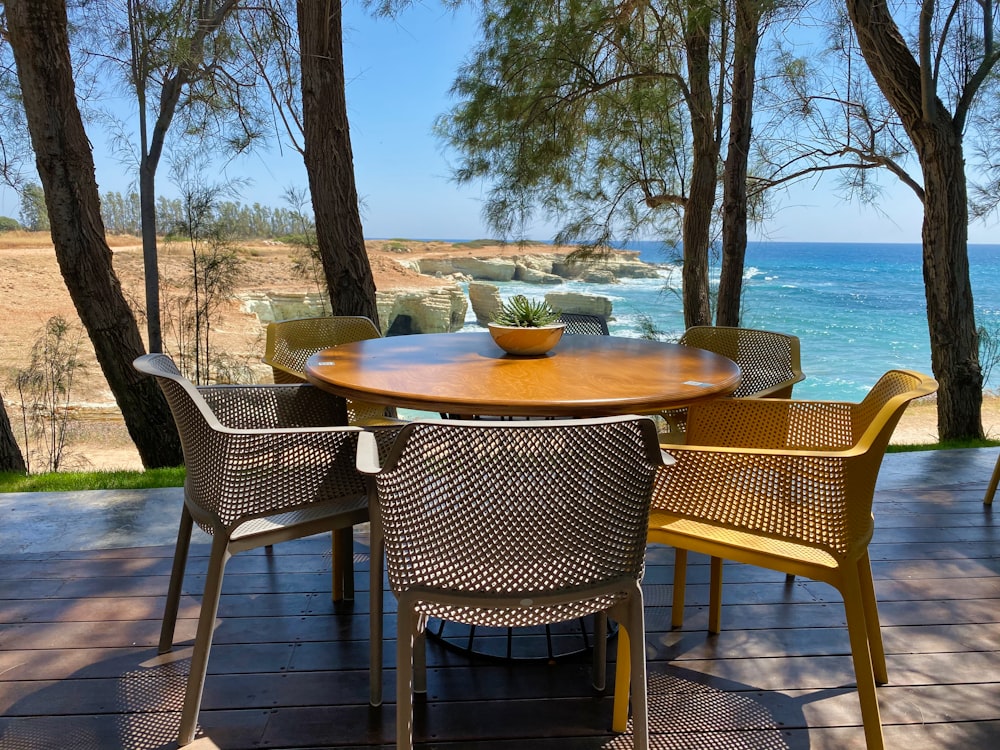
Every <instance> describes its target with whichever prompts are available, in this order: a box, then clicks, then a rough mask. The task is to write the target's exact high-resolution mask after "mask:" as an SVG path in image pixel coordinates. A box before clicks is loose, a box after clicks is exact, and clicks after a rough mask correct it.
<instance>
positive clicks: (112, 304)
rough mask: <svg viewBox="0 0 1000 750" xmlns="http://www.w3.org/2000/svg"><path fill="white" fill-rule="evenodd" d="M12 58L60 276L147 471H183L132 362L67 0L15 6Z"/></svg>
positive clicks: (150, 387)
mask: <svg viewBox="0 0 1000 750" xmlns="http://www.w3.org/2000/svg"><path fill="white" fill-rule="evenodd" d="M5 8H6V13H7V25H8V32H9V40H10V46H11V50H12V52H13V54H14V60H15V63H16V64H17V72H18V78H19V80H20V83H21V93H22V96H23V101H24V110H25V114H26V116H27V122H28V131H29V133H30V135H31V142H32V146H33V147H34V151H35V161H36V165H37V167H38V175H39V177H40V178H41V181H42V186H43V188H44V190H45V203H46V206H47V208H48V212H49V220H50V224H51V230H52V241H53V243H54V245H55V250H56V258H57V260H58V262H59V269H60V271H61V273H62V276H63V279H64V280H65V282H66V286H67V288H68V290H69V293H70V297H71V298H72V300H73V304H74V305H75V306H76V310H77V313H78V314H79V316H80V320H81V321H82V323H83V325H84V327H85V328H86V329H87V333H88V335H89V336H90V340H91V342H92V343H93V345H94V351H95V353H96V354H97V361H98V362H99V363H100V365H101V369H102V370H103V372H104V376H105V378H107V381H108V385H109V386H110V387H111V391H112V392H113V393H114V395H115V399H116V400H117V402H118V406H119V408H120V409H121V412H122V416H123V417H124V418H125V424H126V426H127V427H128V431H129V434H130V435H131V436H132V440H133V441H134V442H135V445H136V448H138V450H139V455H140V457H141V458H142V462H143V465H144V466H147V467H155V466H177V465H179V464H180V463H181V462H182V460H183V457H182V454H181V449H180V441H179V440H178V437H177V431H176V429H175V428H174V423H173V419H172V417H171V415H170V411H169V408H168V407H167V403H166V399H164V398H163V395H162V394H161V393H160V391H159V389H158V388H157V386H156V382H155V381H154V380H153V379H152V378H144V377H141V376H140V375H139V373H138V372H136V370H135V368H133V367H132V361H133V360H134V359H135V358H136V357H138V356H139V355H141V354H143V353H144V349H143V344H142V338H141V337H140V335H139V328H138V326H137V324H136V321H135V316H134V315H133V314H132V311H131V309H130V308H129V306H128V303H127V302H126V300H125V296H124V295H123V294H122V290H121V285H120V283H119V281H118V277H117V276H116V275H115V272H114V268H113V267H112V261H111V249H110V248H109V247H108V244H107V241H106V240H105V236H104V223H103V221H102V220H101V210H100V209H101V207H100V198H99V197H98V191H97V182H96V180H95V177H94V159H93V154H92V153H91V150H90V142H89V141H88V139H87V133H86V131H85V130H84V127H83V120H82V119H81V117H80V111H79V108H78V107H77V102H76V92H75V87H74V82H73V69H72V65H71V63H70V54H69V37H68V34H67V28H66V27H67V20H66V4H65V2H63V0H8V2H6V3H5Z"/></svg>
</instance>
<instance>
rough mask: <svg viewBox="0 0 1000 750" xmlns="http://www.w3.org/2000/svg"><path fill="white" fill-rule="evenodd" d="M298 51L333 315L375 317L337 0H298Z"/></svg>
mask: <svg viewBox="0 0 1000 750" xmlns="http://www.w3.org/2000/svg"><path fill="white" fill-rule="evenodd" d="M296 5H297V9H298V25H299V43H300V47H301V50H302V52H301V58H302V123H303V136H304V144H305V145H304V153H303V158H304V161H305V165H306V172H307V173H308V175H309V188H310V191H311V193H312V203H313V213H314V215H315V217H316V244H317V247H318V250H319V254H320V258H321V260H322V263H323V271H324V273H325V275H326V283H327V288H328V289H329V292H330V303H331V306H332V310H333V314H334V315H364V316H366V317H368V318H371V320H372V321H374V323H375V325H378V324H379V323H378V309H377V308H376V306H375V280H374V279H373V278H372V269H371V265H370V264H369V262H368V253H367V251H366V250H365V237H364V231H363V230H362V227H361V215H360V213H359V208H358V191H357V187H356V186H355V182H354V154H353V152H352V151H351V133H350V127H349V125H348V120H347V96H346V92H345V89H344V58H343V36H342V30H341V3H340V0H298V2H297V4H296Z"/></svg>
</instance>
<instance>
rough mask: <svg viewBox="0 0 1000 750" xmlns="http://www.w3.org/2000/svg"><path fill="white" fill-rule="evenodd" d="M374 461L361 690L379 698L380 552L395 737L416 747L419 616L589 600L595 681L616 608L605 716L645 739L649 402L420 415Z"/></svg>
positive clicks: (476, 619) (367, 448)
mask: <svg viewBox="0 0 1000 750" xmlns="http://www.w3.org/2000/svg"><path fill="white" fill-rule="evenodd" d="M366 442H374V438H372V437H371V435H370V434H365V435H363V436H362V439H361V442H360V444H359V452H358V468H359V469H361V470H362V471H364V472H366V473H369V474H371V475H372V479H371V487H372V490H371V495H370V499H369V504H370V506H371V507H372V509H373V513H372V542H371V576H372V577H371V602H372V608H371V656H372V661H371V691H372V692H371V702H372V705H379V704H380V703H381V701H382V606H381V602H382V593H381V592H382V588H383V587H382V570H383V569H382V553H383V549H384V553H385V568H386V570H387V571H388V580H389V586H390V588H391V590H392V592H393V594H395V596H396V598H397V600H398V615H397V618H398V620H397V637H396V711H397V718H396V731H397V734H396V747H397V748H399V749H400V750H404V749H406V748H410V747H412V742H413V726H412V723H413V722H412V720H413V711H412V699H413V692H414V691H416V692H426V689H427V688H426V676H425V672H426V670H425V658H424V628H425V625H426V620H427V618H428V617H436V618H441V619H442V620H446V621H451V622H458V623H463V624H465V625H470V626H477V627H500V628H504V627H520V626H534V625H543V624H552V623H558V622H563V621H566V620H575V619H578V618H580V617H585V616H587V615H591V614H594V615H596V616H597V620H598V623H597V634H596V635H595V648H594V670H595V671H594V685H595V686H596V687H597V688H598V689H603V686H604V669H605V649H606V641H607V638H606V621H605V619H604V613H607V614H608V615H610V616H611V617H613V618H614V619H615V620H616V621H617V622H618V623H619V626H620V627H619V631H618V632H619V639H620V640H619V643H618V674H619V675H620V676H621V678H620V679H619V680H617V681H616V694H615V702H614V703H615V717H616V718H620V719H621V721H620V726H619V725H618V723H617V722H616V724H615V728H616V729H617V730H618V731H623V730H624V729H625V725H626V723H627V720H628V701H629V685H630V681H629V674H631V697H632V709H633V719H632V725H633V739H634V743H635V747H637V748H646V747H647V743H648V738H647V720H646V666H645V665H646V656H645V635H644V629H643V608H642V590H641V588H640V581H641V579H642V573H643V560H644V557H645V549H646V526H647V523H648V514H649V499H650V492H651V490H652V484H653V478H654V475H655V473H656V469H657V467H658V466H659V465H661V463H662V460H663V457H662V454H661V453H660V449H659V446H658V445H657V442H656V427H655V425H654V423H653V421H652V420H651V419H649V418H647V417H635V416H630V417H607V418H600V419H580V420H571V421H564V420H555V421H524V422H510V421H508V422H500V421H481V420H476V421H417V422H412V423H410V424H409V425H407V426H406V427H404V428H402V430H401V431H400V433H399V438H398V439H397V441H396V443H395V444H394V446H393V447H392V449H391V451H390V452H389V455H388V457H387V458H386V460H385V463H384V465H383V466H382V467H379V465H378V457H377V451H376V449H375V447H374V446H373V445H370V444H369V445H366Z"/></svg>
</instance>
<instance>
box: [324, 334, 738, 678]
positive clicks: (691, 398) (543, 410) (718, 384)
mask: <svg viewBox="0 0 1000 750" xmlns="http://www.w3.org/2000/svg"><path fill="white" fill-rule="evenodd" d="M306 377H308V378H309V381H310V382H311V383H313V384H314V385H316V386H319V387H320V388H324V389H326V390H328V391H330V392H331V393H335V394H337V395H340V396H345V397H346V398H349V399H354V400H358V401H366V402H369V403H377V404H385V405H387V406H397V407H405V408H409V409H417V410H421V411H431V412H438V413H440V414H444V415H456V416H473V415H487V416H496V417H592V416H610V415H615V414H634V413H639V414H642V413H654V412H657V411H660V410H663V409H670V408H676V407H681V406H689V405H691V404H693V403H696V402H698V401H703V400H706V399H714V398H718V397H720V396H725V395H728V394H729V393H732V391H733V390H735V389H736V387H737V386H738V385H739V383H740V370H739V368H738V367H737V366H736V364H735V363H734V362H733V361H732V360H729V359H726V358H725V357H722V356H719V355H718V354H713V353H712V352H707V351H704V350H702V349H693V348H689V347H686V346H680V345H678V344H664V343H660V342H657V341H647V340H645V339H630V338H621V337H617V336H563V338H562V340H560V342H559V343H558V344H557V345H556V347H555V349H553V350H552V351H551V352H549V353H548V354H545V355H542V356H539V357H515V356H511V355H509V354H506V353H505V352H504V351H503V350H501V349H500V348H499V347H498V346H497V345H496V344H495V343H494V342H493V339H492V337H491V336H490V335H489V333H433V334H418V335H412V336H390V337H387V338H379V339H368V340H366V341H357V342H354V343H350V344H341V345H339V346H336V347H334V348H331V349H325V350H323V351H321V352H318V353H317V354H314V355H313V356H312V357H310V358H309V360H308V362H307V363H306ZM588 619H589V618H588ZM588 627H589V626H588V624H587V622H586V621H584V620H580V621H571V622H567V623H559V624H557V625H546V626H538V627H535V628H520V629H518V630H519V632H520V631H524V633H523V634H521V635H518V636H516V637H515V636H514V634H513V630H512V629H510V628H506V629H504V628H470V627H469V626H467V625H462V624H460V623H452V622H447V621H444V620H438V619H437V618H433V621H432V623H430V624H429V625H428V630H427V632H428V634H429V635H430V636H432V637H434V638H435V639H436V640H438V641H439V642H441V643H443V644H445V645H446V646H448V647H450V648H453V649H455V650H458V651H461V652H463V653H467V654H475V655H477V656H478V657H487V658H494V659H500V660H511V659H513V660H520V659H524V660H535V659H544V660H546V661H552V660H554V659H557V658H560V657H562V656H569V655H572V654H577V653H579V652H580V651H581V650H582V648H589V647H590V644H592V642H593V640H592V639H593V635H594V633H593V629H592V627H590V629H589V630H588ZM614 632H615V628H613V627H612V628H611V629H610V630H609V635H613V634H614Z"/></svg>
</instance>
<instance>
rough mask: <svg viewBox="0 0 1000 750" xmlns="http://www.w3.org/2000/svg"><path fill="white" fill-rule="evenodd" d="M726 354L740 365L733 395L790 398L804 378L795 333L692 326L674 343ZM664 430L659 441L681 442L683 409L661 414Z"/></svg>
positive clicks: (735, 396) (685, 411) (683, 421)
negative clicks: (737, 384) (738, 379)
mask: <svg viewBox="0 0 1000 750" xmlns="http://www.w3.org/2000/svg"><path fill="white" fill-rule="evenodd" d="M677 343H679V344H681V345H683V346H690V347H694V348H695V349H705V350H707V351H710V352H713V353H715V354H721V355H722V356H723V357H728V358H729V359H731V360H733V362H735V363H736V364H737V365H739V367H740V373H741V375H742V379H741V380H740V384H739V386H738V387H737V388H736V390H735V391H733V392H732V393H731V394H730V395H731V396H732V397H733V398H791V397H792V387H793V386H794V385H795V384H796V383H798V382H799V381H801V380H805V375H804V374H803V373H802V365H801V363H800V347H799V339H798V337H797V336H790V335H788V334H785V333H777V332H775V331H761V330H758V329H755V328H736V327H730V326H692V327H691V328H688V329H687V330H686V331H685V332H684V334H683V335H682V336H681V338H680V340H679V341H678V342H677ZM660 416H662V417H663V419H664V420H665V422H666V425H667V427H666V430H663V431H661V434H660V440H661V442H669V443H683V442H684V429H685V422H686V417H687V410H686V409H671V410H669V411H664V412H662V413H661V415H660Z"/></svg>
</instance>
